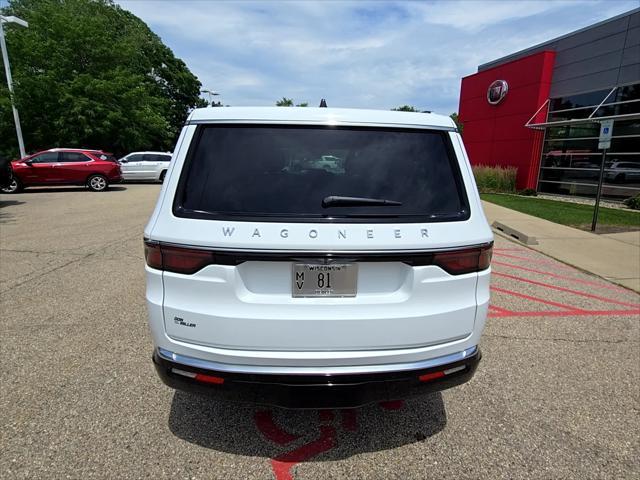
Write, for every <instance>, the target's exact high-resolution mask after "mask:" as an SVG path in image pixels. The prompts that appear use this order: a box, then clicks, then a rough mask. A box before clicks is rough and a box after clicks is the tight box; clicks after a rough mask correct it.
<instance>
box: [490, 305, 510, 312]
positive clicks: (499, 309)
mask: <svg viewBox="0 0 640 480" xmlns="http://www.w3.org/2000/svg"><path fill="white" fill-rule="evenodd" d="M489 309H490V310H495V311H496V312H497V313H513V310H507V309H506V308H502V307H496V306H495V305H489Z"/></svg>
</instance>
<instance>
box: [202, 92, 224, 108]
mask: <svg viewBox="0 0 640 480" xmlns="http://www.w3.org/2000/svg"><path fill="white" fill-rule="evenodd" d="M200 93H208V94H209V105H211V106H213V102H212V100H211V97H217V96H220V94H219V93H218V92H212V91H211V90H200Z"/></svg>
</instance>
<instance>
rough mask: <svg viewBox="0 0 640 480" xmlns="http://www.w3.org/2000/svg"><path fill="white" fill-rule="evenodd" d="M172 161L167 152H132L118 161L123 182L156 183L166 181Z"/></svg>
mask: <svg viewBox="0 0 640 480" xmlns="http://www.w3.org/2000/svg"><path fill="white" fill-rule="evenodd" d="M170 161H171V153H166V152H132V153H130V154H129V155H127V156H126V157H123V158H121V159H120V160H118V162H119V163H120V168H121V170H122V179H123V180H129V181H154V182H162V181H164V177H165V175H166V174H167V169H168V168H169V162H170Z"/></svg>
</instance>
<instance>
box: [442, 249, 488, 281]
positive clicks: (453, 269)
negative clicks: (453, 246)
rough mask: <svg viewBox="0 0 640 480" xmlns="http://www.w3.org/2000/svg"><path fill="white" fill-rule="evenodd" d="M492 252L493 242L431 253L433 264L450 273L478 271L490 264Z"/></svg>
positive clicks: (459, 273)
mask: <svg viewBox="0 0 640 480" xmlns="http://www.w3.org/2000/svg"><path fill="white" fill-rule="evenodd" d="M492 252H493V243H491V244H489V245H485V246H482V247H476V248H468V249H464V250H456V251H453V252H438V253H435V254H434V255H433V264H434V265H437V266H439V267H440V268H442V269H443V270H444V271H446V272H447V273H450V274H451V275H462V274H463V273H471V272H479V271H481V270H486V269H487V268H489V265H491V254H492Z"/></svg>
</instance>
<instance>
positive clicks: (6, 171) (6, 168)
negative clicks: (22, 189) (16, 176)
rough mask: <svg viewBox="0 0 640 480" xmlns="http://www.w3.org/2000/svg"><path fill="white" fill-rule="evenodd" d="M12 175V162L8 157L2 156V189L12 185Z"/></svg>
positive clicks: (0, 158)
mask: <svg viewBox="0 0 640 480" xmlns="http://www.w3.org/2000/svg"><path fill="white" fill-rule="evenodd" d="M12 177H13V173H12V172H11V162H10V161H9V159H8V158H5V157H3V156H0V189H1V188H6V187H8V186H9V185H11V179H12Z"/></svg>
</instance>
